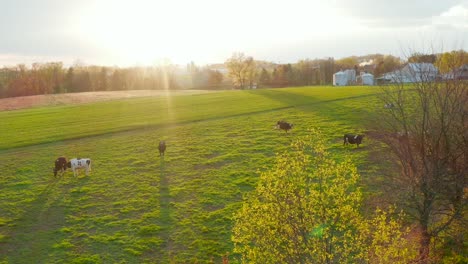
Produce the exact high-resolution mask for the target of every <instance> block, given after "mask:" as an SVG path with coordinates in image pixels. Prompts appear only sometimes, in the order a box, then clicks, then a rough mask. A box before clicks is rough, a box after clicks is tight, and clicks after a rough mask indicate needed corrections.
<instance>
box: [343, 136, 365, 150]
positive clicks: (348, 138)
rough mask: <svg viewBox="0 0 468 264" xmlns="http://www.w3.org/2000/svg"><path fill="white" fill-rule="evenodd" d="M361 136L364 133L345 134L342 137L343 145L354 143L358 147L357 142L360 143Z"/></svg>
mask: <svg viewBox="0 0 468 264" xmlns="http://www.w3.org/2000/svg"><path fill="white" fill-rule="evenodd" d="M363 138H364V135H352V134H346V135H344V137H343V145H347V144H356V145H357V147H359V144H361V143H362V139H363Z"/></svg>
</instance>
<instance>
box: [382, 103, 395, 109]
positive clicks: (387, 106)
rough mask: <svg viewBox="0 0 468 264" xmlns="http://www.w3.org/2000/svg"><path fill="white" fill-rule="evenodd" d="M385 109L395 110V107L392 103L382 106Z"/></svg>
mask: <svg viewBox="0 0 468 264" xmlns="http://www.w3.org/2000/svg"><path fill="white" fill-rule="evenodd" d="M384 107H385V108H387V109H390V108H395V105H394V104H393V103H388V104H385V105H384Z"/></svg>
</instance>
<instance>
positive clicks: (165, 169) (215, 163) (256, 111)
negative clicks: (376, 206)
mask: <svg viewBox="0 0 468 264" xmlns="http://www.w3.org/2000/svg"><path fill="white" fill-rule="evenodd" d="M379 92H380V89H379V88H376V87H338V88H335V87H301V88H283V89H266V90H249V91H220V92H216V93H209V94H199V95H178V96H162V97H146V98H138V99H125V100H115V101H108V102H100V103H90V104H82V105H71V106H54V107H43V108H32V109H25V110H16V111H9V112H8V111H6V112H0V263H206V262H210V261H212V260H213V261H214V262H215V263H220V262H221V258H222V256H223V255H225V254H226V253H228V254H229V253H230V252H231V251H232V247H233V245H232V243H231V229H232V226H233V222H232V216H233V213H234V212H235V211H236V210H238V209H239V208H240V206H241V204H242V197H243V195H245V194H246V193H248V192H249V191H251V190H252V189H253V188H254V187H255V184H256V181H257V178H258V176H259V171H262V170H265V169H268V168H270V167H271V166H272V164H271V162H272V161H273V159H274V156H275V154H276V153H278V152H282V151H285V150H287V149H288V146H289V144H290V143H291V142H292V141H294V140H295V139H297V138H298V137H301V136H305V135H307V133H308V129H310V128H318V129H320V130H321V132H322V133H323V135H324V136H325V137H326V140H327V142H328V148H329V151H330V152H331V153H332V155H333V156H334V157H335V158H336V159H337V160H341V159H344V158H351V159H352V160H353V161H354V162H355V164H356V165H357V166H358V169H359V172H360V173H361V176H362V182H361V185H362V187H363V190H364V193H365V195H366V198H367V201H371V200H372V199H373V197H378V196H379V186H380V185H381V184H382V178H381V177H379V176H378V174H379V170H381V169H382V166H384V164H383V163H384V161H382V162H375V160H376V159H378V158H376V157H375V153H376V151H378V150H379V149H380V145H379V144H378V143H377V142H373V141H372V140H371V139H369V138H365V139H364V143H363V145H362V146H361V147H360V148H356V147H355V146H354V145H353V146H346V147H345V146H343V139H342V137H343V134H345V133H365V132H366V131H367V129H368V124H369V123H370V122H371V120H372V119H373V118H375V115H376V114H375V113H376V112H378V111H377V110H379V109H380V108H382V103H380V102H379V100H378V98H377V94H378V93H379ZM278 120H286V121H288V122H291V123H293V124H294V128H293V130H292V131H290V132H289V133H285V132H283V131H279V130H275V129H274V126H275V124H276V121H278ZM159 140H166V142H167V145H168V148H167V151H166V156H165V157H163V158H162V157H159V153H158V149H157V146H158V143H159ZM59 156H65V157H67V158H73V157H83V158H86V157H87V158H91V159H92V160H93V164H92V172H91V173H90V175H89V176H85V175H84V172H80V174H79V176H78V177H76V178H74V177H73V173H72V172H70V171H67V172H66V173H65V175H64V176H63V177H58V178H54V177H53V172H52V168H53V162H54V160H55V159H56V158H57V157H59ZM371 156H373V157H371ZM371 159H372V160H373V162H371V161H370V160H371ZM229 259H230V261H231V262H232V263H236V262H237V261H238V258H237V256H235V255H232V254H230V257H229ZM231 262H230V263H231Z"/></svg>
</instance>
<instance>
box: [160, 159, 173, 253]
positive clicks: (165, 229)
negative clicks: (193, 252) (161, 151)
mask: <svg viewBox="0 0 468 264" xmlns="http://www.w3.org/2000/svg"><path fill="white" fill-rule="evenodd" d="M169 185H170V183H169V179H168V177H167V172H166V162H165V160H164V156H159V206H160V216H159V224H160V226H161V231H160V234H159V235H160V236H161V238H162V239H163V243H162V245H161V247H162V249H163V250H162V251H163V252H164V253H165V254H168V255H170V254H171V252H170V249H171V248H172V244H173V242H172V239H171V237H170V235H171V228H172V226H173V222H174V220H173V217H172V208H171V201H172V198H171V194H170V188H169Z"/></svg>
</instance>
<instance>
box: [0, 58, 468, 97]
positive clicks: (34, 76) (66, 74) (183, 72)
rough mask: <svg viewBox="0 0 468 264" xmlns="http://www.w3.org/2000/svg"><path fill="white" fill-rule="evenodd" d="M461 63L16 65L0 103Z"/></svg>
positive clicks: (294, 81)
mask: <svg viewBox="0 0 468 264" xmlns="http://www.w3.org/2000/svg"><path fill="white" fill-rule="evenodd" d="M454 56H455V57H457V58H461V59H459V60H457V61H458V63H457V64H460V65H463V64H466V63H468V55H467V53H466V52H465V51H463V50H460V51H452V52H447V53H441V54H413V55H412V56H411V57H410V58H409V59H408V60H407V61H403V60H402V59H400V58H398V57H394V56H391V55H382V54H372V55H366V56H352V57H347V58H343V59H339V60H335V59H334V58H325V59H313V60H310V59H305V60H300V61H298V62H297V63H288V64H275V63H271V62H265V61H256V60H254V58H252V57H247V56H245V55H244V54H242V53H237V54H234V55H233V56H232V57H231V58H229V59H228V60H226V62H225V63H224V64H212V65H207V66H203V67H201V66H197V65H196V64H195V63H193V62H192V63H190V64H188V65H186V66H182V67H181V66H176V65H164V66H152V67H127V68H119V67H103V66H85V65H80V64H75V65H73V66H70V67H65V66H64V65H63V63H61V62H49V63H34V64H32V65H31V66H26V65H24V64H20V65H17V66H14V67H3V68H1V69H0V98H5V97H15V96H27V95H38V94H58V93H75V92H90V91H121V90H158V89H171V90H172V89H234V88H237V89H247V88H253V87H285V86H305V85H327V84H331V83H332V79H333V74H334V73H335V72H337V71H339V70H344V69H355V70H356V71H357V72H358V73H359V72H361V71H365V72H368V73H372V74H374V76H376V77H378V76H380V75H381V74H383V73H386V72H390V71H394V70H396V69H398V68H400V67H401V66H402V65H404V64H405V63H407V62H428V63H434V64H436V66H438V68H439V70H440V71H441V72H448V71H449V70H450V69H451V68H453V67H452V66H454V65H448V63H447V62H448V61H453V57H454Z"/></svg>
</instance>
